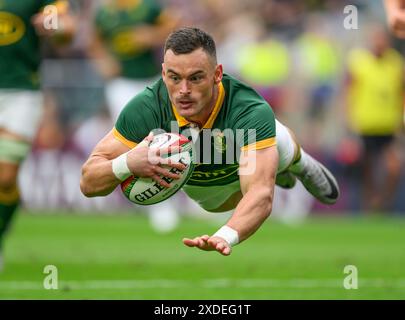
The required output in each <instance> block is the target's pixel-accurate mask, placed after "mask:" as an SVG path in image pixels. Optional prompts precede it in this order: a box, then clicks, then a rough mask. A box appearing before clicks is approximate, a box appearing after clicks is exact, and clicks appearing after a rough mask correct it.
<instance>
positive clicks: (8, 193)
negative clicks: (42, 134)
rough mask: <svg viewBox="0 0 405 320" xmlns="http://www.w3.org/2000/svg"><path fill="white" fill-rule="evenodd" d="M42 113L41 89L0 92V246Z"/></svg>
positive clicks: (17, 201)
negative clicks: (22, 166) (19, 175)
mask: <svg viewBox="0 0 405 320" xmlns="http://www.w3.org/2000/svg"><path fill="white" fill-rule="evenodd" d="M41 114H42V99H41V95H40V93H38V92H24V91H11V92H9V91H7V92H0V250H1V245H2V243H3V240H4V235H5V233H6V231H7V230H8V228H9V226H10V224H11V222H12V219H13V216H14V214H15V212H16V209H17V207H18V204H19V201H20V197H19V192H18V187H17V178H18V171H19V168H20V164H21V162H22V161H23V160H24V159H25V157H26V156H27V154H28V153H29V151H30V145H31V141H32V139H33V137H34V134H35V132H36V129H37V127H38V124H39V120H40V117H41Z"/></svg>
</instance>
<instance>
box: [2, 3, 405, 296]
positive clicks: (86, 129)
mask: <svg viewBox="0 0 405 320" xmlns="http://www.w3.org/2000/svg"><path fill="white" fill-rule="evenodd" d="M2 2H3V1H0V6H1V4H2ZM3 3H4V2H3ZM10 3H12V2H11V1H10ZM20 3H23V1H21V2H20ZM24 3H25V0H24ZM69 3H70V11H71V12H70V14H71V16H72V19H73V20H72V21H73V23H71V24H70V26H73V29H74V31H75V32H74V33H72V35H71V36H69V37H63V36H62V37H56V38H51V39H43V40H44V41H42V44H41V54H42V57H43V59H42V64H41V69H40V70H41V71H40V79H41V82H40V83H41V88H40V89H41V92H42V93H43V95H44V108H45V112H44V115H43V118H42V120H41V124H40V128H39V130H38V134H37V135H36V137H35V141H34V144H33V147H32V150H31V152H30V154H29V156H28V157H27V159H26V160H25V161H24V163H23V166H22V168H21V171H20V173H19V177H18V179H19V185H20V189H21V196H22V207H21V209H20V210H19V214H18V217H17V219H16V221H15V223H13V225H12V228H11V230H10V231H11V232H10V233H9V234H8V235H7V236H8V237H7V238H6V241H5V242H4V245H3V248H0V250H1V249H3V254H4V255H3V257H4V262H5V263H4V271H3V273H0V279H1V281H0V299H10V298H35V299H37V298H51V299H54V298H62V299H64V298H75V299H77V298H80V299H83V298H84V299H92V298H104V299H110V298H129V299H149V298H151V299H161V298H163V299H224V298H226V299H232V298H233V299H250V298H253V299H270V298H276V299H285V298H287V299H288V298H290V299H291V298H293V299H295V298H298V299H312V298H315V299H329V298H331V299H341V298H344V299H350V298H359V299H364V298H365V299H370V298H372V299H384V298H391V299H398V298H401V299H403V298H404V297H405V274H404V270H405V269H404V267H403V266H404V264H405V250H404V241H405V239H404V236H405V233H404V232H403V230H404V226H405V219H403V218H404V217H405V200H404V197H403V194H405V169H404V163H405V140H404V137H403V129H402V128H403V125H404V117H403V110H404V96H403V88H404V86H403V73H404V72H403V71H404V68H403V58H404V56H405V45H404V43H403V42H400V41H399V40H398V39H393V38H391V37H390V35H389V34H388V33H387V32H386V31H385V25H386V17H385V12H384V9H383V5H382V1H379V0H371V1H370V0H351V1H343V0H305V1H304V0H250V1H244V0H196V1H186V0H115V1H113V0H111V1H106V0H104V1H101V0H69ZM347 6H349V7H347ZM353 10H354V11H353ZM356 13H358V16H356ZM1 21H2V20H1V16H0V31H1V30H3V29H1V28H2V24H1ZM68 22H69V20H68ZM190 25H193V26H197V27H200V28H202V29H204V30H206V31H208V32H209V33H211V34H212V35H213V37H214V39H215V41H216V43H217V53H218V60H219V62H220V63H222V64H223V66H224V70H225V72H226V73H228V74H231V75H234V76H235V77H237V78H239V79H241V80H242V81H244V82H246V83H248V84H249V85H251V86H253V87H254V88H255V89H256V90H257V91H258V92H259V93H260V94H261V95H262V96H263V97H264V98H265V99H266V100H267V101H268V102H269V104H270V105H271V106H272V108H273V110H274V112H275V114H276V116H277V118H278V119H279V120H280V121H281V122H283V123H284V124H285V125H287V126H288V127H290V128H292V129H293V131H294V132H295V133H296V135H297V137H298V139H299V141H300V143H301V145H302V146H303V147H304V149H305V150H307V151H308V153H310V154H311V155H313V156H314V157H315V158H317V159H318V160H320V161H322V162H323V163H325V165H326V166H327V167H328V168H329V169H330V170H331V171H332V172H333V173H334V174H335V176H336V177H337V179H338V181H339V184H340V187H341V198H340V200H339V201H338V203H337V204H336V205H334V206H330V207H328V206H323V205H321V204H320V203H318V202H316V201H315V200H314V199H313V198H312V197H311V196H310V195H309V194H308V193H307V192H306V191H305V189H304V188H303V187H302V185H301V184H300V183H298V184H297V185H296V186H295V188H294V189H292V190H289V191H286V190H282V189H279V188H277V189H276V191H275V192H276V196H275V204H274V208H273V213H272V216H271V217H270V219H269V221H271V223H265V224H264V225H263V226H262V227H261V228H260V230H258V231H257V233H256V234H255V235H254V236H253V237H251V238H250V239H249V241H246V243H243V244H242V245H240V246H238V247H237V248H235V250H234V252H233V254H232V255H231V256H230V257H227V258H226V259H224V257H222V256H220V255H218V254H215V253H206V252H201V251H199V250H192V249H190V248H187V247H185V246H183V244H182V243H181V239H182V238H183V237H195V236H197V235H200V234H212V233H214V232H215V231H216V230H217V229H218V227H219V226H221V225H222V224H223V223H224V222H225V221H226V219H227V217H228V216H229V214H225V215H219V214H208V213H205V212H203V211H202V210H201V209H199V208H198V207H197V206H196V205H195V204H194V203H192V202H190V201H189V200H188V199H187V198H186V197H185V195H184V194H182V193H181V192H179V193H178V194H177V195H176V196H175V197H173V198H171V199H169V200H168V201H165V202H163V203H162V204H161V205H156V206H151V207H141V206H136V205H134V204H132V203H130V202H128V201H127V200H126V199H125V198H124V196H123V195H122V194H121V192H120V190H115V192H113V193H112V194H111V195H109V196H107V197H99V198H91V199H88V198H85V197H84V196H83V195H82V194H81V192H80V189H79V180H80V173H81V166H82V164H83V163H84V161H85V160H86V159H87V157H88V156H89V154H90V152H91V150H92V149H93V148H94V146H95V145H96V143H97V142H98V141H99V140H100V139H101V138H102V137H103V136H104V135H105V134H106V133H108V132H109V131H110V130H111V129H112V127H113V126H114V123H115V119H116V117H117V115H118V114H119V112H120V110H121V109H122V108H123V107H124V105H125V104H126V102H128V101H129V99H131V98H132V97H133V96H134V95H135V94H137V93H138V92H140V91H141V90H143V88H144V87H145V86H146V85H149V84H151V83H153V82H154V81H155V80H156V79H157V78H159V76H160V64H161V62H162V47H163V44H164V40H165V38H166V36H167V35H168V33H169V32H170V31H171V30H173V29H174V28H177V27H181V26H190ZM3 27H4V26H3ZM3 31H4V30H3ZM0 42H1V38H0ZM0 50H2V47H1V46H0ZM0 53H1V51H0ZM0 56H1V55H0ZM27 57H29V55H26V56H21V57H20V58H21V61H25V60H26V59H27ZM3 62H4V61H3ZM3 65H4V63H3ZM3 85H4V83H3ZM5 85H6V88H7V87H8V86H7V84H5ZM153 230H155V231H157V232H160V233H161V234H160V235H156V233H155V232H153ZM1 253H2V252H1V251H0V269H1V265H2V261H1V258H2V257H1ZM46 265H55V266H56V267H57V268H58V270H59V276H60V280H61V281H60V286H59V289H60V290H55V291H52V290H50V291H49V290H45V289H44V287H43V285H42V283H43V279H44V271H43V270H44V266H46ZM346 265H355V266H356V267H358V268H359V275H360V277H361V278H360V279H361V280H360V286H361V287H360V288H361V289H362V290H360V289H359V290H345V289H343V287H342V280H343V276H344V275H343V270H344V267H345V266H346Z"/></svg>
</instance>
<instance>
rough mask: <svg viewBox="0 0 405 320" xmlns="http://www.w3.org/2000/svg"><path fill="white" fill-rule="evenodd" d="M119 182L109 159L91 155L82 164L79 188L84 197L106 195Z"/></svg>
mask: <svg viewBox="0 0 405 320" xmlns="http://www.w3.org/2000/svg"><path fill="white" fill-rule="evenodd" d="M120 182H121V181H119V180H118V179H117V178H116V176H115V175H114V173H113V171H112V161H111V160H107V159H105V158H102V157H92V158H91V159H89V160H88V161H87V162H86V163H85V164H84V165H83V168H82V177H81V179H80V189H81V191H82V193H83V194H84V195H85V196H86V197H97V196H105V195H108V194H110V193H111V192H112V191H113V190H114V189H115V188H116V187H117V186H118V185H119V184H120Z"/></svg>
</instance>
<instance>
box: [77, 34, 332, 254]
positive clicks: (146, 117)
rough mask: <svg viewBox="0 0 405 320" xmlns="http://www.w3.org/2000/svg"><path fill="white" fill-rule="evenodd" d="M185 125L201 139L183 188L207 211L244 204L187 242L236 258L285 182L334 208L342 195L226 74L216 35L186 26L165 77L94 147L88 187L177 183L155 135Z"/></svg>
mask: <svg viewBox="0 0 405 320" xmlns="http://www.w3.org/2000/svg"><path fill="white" fill-rule="evenodd" d="M176 128H178V130H179V132H180V133H182V134H184V135H187V136H188V137H191V138H192V139H193V141H194V142H195V145H196V151H197V154H198V156H197V161H196V162H197V163H196V165H197V167H196V169H195V170H194V172H193V174H192V176H191V178H190V179H189V180H188V182H187V183H186V185H185V187H184V188H183V189H184V191H185V192H186V193H187V195H188V196H189V197H190V198H192V199H193V200H194V201H196V202H197V203H198V204H199V205H200V206H201V207H202V208H204V209H205V210H208V211H211V212H224V211H229V210H233V209H235V211H234V213H233V215H232V217H231V218H230V220H229V221H228V222H227V224H226V225H225V226H223V227H222V228H221V229H220V230H218V232H216V233H215V234H214V235H212V236H208V235H203V236H199V237H196V238H194V239H187V238H185V239H184V240H183V242H184V244H185V245H187V246H190V247H198V248H199V249H202V250H216V251H218V252H219V253H221V254H223V255H229V254H230V253H231V247H232V246H233V245H235V244H237V243H239V242H241V241H244V240H246V239H247V238H249V237H250V236H251V235H252V234H253V233H254V232H255V231H256V230H257V229H258V228H259V227H260V226H261V224H262V223H263V222H264V221H265V220H266V219H267V217H268V216H269V215H270V213H271V210H272V202H273V194H274V186H275V184H276V183H277V184H278V185H280V186H282V187H285V188H291V187H293V186H294V184H295V182H296V179H297V178H298V179H299V180H300V181H301V182H302V183H303V185H304V186H305V187H306V189H307V190H308V191H309V192H310V193H311V194H312V195H313V196H314V197H316V198H317V199H318V200H319V201H321V202H323V203H326V204H333V203H335V202H336V201H337V199H338V197H339V188H338V185H337V182H336V180H335V178H334V177H333V175H332V174H331V173H330V172H329V171H328V170H327V169H326V168H325V167H324V166H323V165H322V164H320V163H319V162H317V161H316V160H315V159H313V158H312V157H311V156H310V155H308V154H306V153H305V152H304V151H303V150H302V148H301V147H300V146H299V145H298V143H297V142H296V140H295V138H294V135H293V133H292V132H291V131H290V130H289V129H288V128H286V127H285V126H284V125H282V124H281V123H280V122H278V121H277V120H276V119H275V117H274V113H273V111H272V109H271V107H270V106H269V105H268V103H267V102H266V101H265V100H264V99H263V98H262V97H261V96H260V95H259V94H257V93H256V92H255V91H254V90H253V89H252V88H250V87H249V86H247V85H245V84H243V83H242V82H240V81H238V80H236V79H235V78H233V77H231V76H229V75H226V74H224V73H223V70H222V65H221V64H218V63H217V59H216V48H215V42H214V40H213V39H212V37H211V36H210V35H208V34H207V33H205V32H204V31H202V30H200V29H197V28H183V29H179V30H177V31H175V32H173V33H172V34H171V35H170V36H169V37H168V39H167V40H166V44H165V50H164V62H163V64H162V79H160V80H158V81H157V82H156V83H155V84H154V85H153V86H151V87H148V88H146V89H145V90H144V91H143V92H141V93H140V94H138V95H137V96H136V97H134V98H133V99H132V100H131V101H130V102H129V103H128V104H127V105H126V107H125V108H124V110H123V111H122V112H121V114H120V116H119V118H118V120H117V122H116V124H115V127H114V128H113V130H112V131H111V132H110V133H108V134H107V135H106V136H105V137H104V138H103V139H102V140H101V141H100V142H99V144H98V145H97V146H96V147H95V149H94V151H93V153H92V154H91V155H90V158H89V159H88V161H87V162H86V163H85V165H84V166H83V171H82V179H81V190H82V192H83V193H84V194H85V195H86V196H102V195H106V194H109V193H110V192H111V191H112V190H114V189H115V188H116V186H117V185H119V184H120V183H121V182H122V181H123V179H124V178H127V177H128V176H130V175H132V174H133V175H135V176H139V177H150V178H152V179H153V180H155V181H157V182H158V183H160V184H161V185H162V186H165V187H168V184H167V182H165V181H164V180H163V179H162V176H163V177H165V176H166V177H170V178H176V176H177V178H178V175H175V174H173V173H171V172H169V169H167V168H163V167H161V165H160V164H162V163H164V162H166V161H164V159H160V160H159V162H158V164H156V162H155V161H154V163H151V161H150V159H149V157H148V154H149V152H150V150H149V149H150V148H149V147H148V142H149V141H150V140H151V138H152V135H153V133H152V134H150V132H151V131H153V130H155V129H163V130H165V131H171V132H173V131H175V130H176ZM145 137H146V138H145ZM199 142H201V143H199ZM235 154H236V155H237V156H235V157H232V156H233V155H235ZM206 155H208V156H206ZM228 156H229V157H228ZM155 160H156V159H155ZM169 165H170V166H172V167H177V168H179V169H181V168H182V166H183V165H182V164H179V163H172V164H169Z"/></svg>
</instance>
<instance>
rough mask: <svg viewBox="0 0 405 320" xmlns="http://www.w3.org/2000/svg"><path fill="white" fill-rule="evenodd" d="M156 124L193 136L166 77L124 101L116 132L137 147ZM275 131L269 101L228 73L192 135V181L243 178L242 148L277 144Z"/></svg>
mask: <svg viewBox="0 0 405 320" xmlns="http://www.w3.org/2000/svg"><path fill="white" fill-rule="evenodd" d="M156 129H163V130H164V131H166V132H180V133H181V134H184V135H185V136H187V137H189V139H192V136H193V129H192V124H191V123H189V122H188V121H187V120H186V119H184V118H183V117H181V116H180V115H179V114H178V113H177V112H176V110H175V108H174V106H173V105H172V103H171V101H170V99H169V95H168V92H167V89H166V86H165V84H164V82H163V80H162V79H160V80H158V81H157V82H156V83H155V84H153V85H152V86H151V87H147V88H146V89H145V90H144V91H143V92H141V93H140V94H138V95H137V96H135V97H134V98H133V99H132V100H131V101H130V102H129V103H128V104H127V105H126V106H125V108H124V109H123V111H122V112H121V114H120V116H119V117H118V120H117V122H116V124H115V128H114V129H113V133H114V136H115V137H116V139H118V140H119V141H121V142H123V143H124V144H125V145H127V146H128V147H130V148H133V147H135V146H136V145H137V144H138V143H139V142H141V141H142V140H143V139H144V138H145V137H146V136H147V135H148V134H149V132H150V131H152V130H156ZM177 130H179V131H177ZM275 135H276V125H275V117H274V113H273V110H272V109H271V107H270V106H269V105H268V104H267V102H266V101H265V100H264V99H263V98H262V97H261V96H260V95H259V94H258V93H256V91H254V90H253V89H252V88H250V87H248V86H246V85H245V84H243V83H242V82H240V81H238V80H236V79H235V78H232V77H231V76H228V75H226V74H225V75H224V77H223V79H222V82H221V83H220V85H219V94H218V98H217V101H216V104H215V106H214V109H213V111H212V113H211V115H210V117H209V118H208V120H207V122H206V123H205V124H204V126H203V128H202V130H201V131H200V132H199V134H198V138H195V139H193V142H194V143H195V146H196V150H195V151H196V152H195V153H196V157H195V158H196V167H195V169H194V172H193V174H192V176H191V178H190V179H189V181H188V182H187V184H188V185H198V186H213V185H217V186H218V185H226V184H229V183H231V182H234V181H236V180H238V178H239V176H238V167H239V164H238V159H239V156H238V155H239V154H240V152H241V150H245V149H251V150H259V149H263V148H267V147H270V146H273V145H276V137H275Z"/></svg>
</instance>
